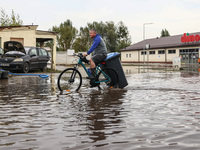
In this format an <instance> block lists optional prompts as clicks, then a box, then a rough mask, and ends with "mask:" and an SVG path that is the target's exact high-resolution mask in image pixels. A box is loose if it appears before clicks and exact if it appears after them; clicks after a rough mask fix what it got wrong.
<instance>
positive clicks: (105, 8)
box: [0, 0, 200, 43]
mask: <svg viewBox="0 0 200 150" xmlns="http://www.w3.org/2000/svg"><path fill="white" fill-rule="evenodd" d="M0 8H3V9H4V10H5V11H6V13H7V14H9V15H10V14H11V11H12V9H13V10H14V12H15V13H16V14H19V16H20V18H21V20H23V24H24V25H31V24H32V23H33V24H34V25H39V27H38V30H48V29H50V28H52V26H55V25H56V26H58V25H59V24H60V23H63V22H64V21H66V20H67V19H70V20H71V21H72V23H73V26H75V27H77V28H78V29H79V28H80V27H85V26H87V23H88V22H89V23H92V22H93V21H97V22H100V21H103V22H105V21H114V22H115V24H117V23H118V22H119V21H122V22H123V23H124V24H125V25H126V26H127V27H128V30H129V33H130V35H131V38H132V42H133V43H136V42H139V41H141V40H143V24H144V23H153V24H151V25H145V38H155V37H159V36H160V34H161V30H162V29H165V28H166V29H167V30H168V31H169V33H170V35H177V34H183V33H192V32H199V31H200V29H199V27H200V0H0Z"/></svg>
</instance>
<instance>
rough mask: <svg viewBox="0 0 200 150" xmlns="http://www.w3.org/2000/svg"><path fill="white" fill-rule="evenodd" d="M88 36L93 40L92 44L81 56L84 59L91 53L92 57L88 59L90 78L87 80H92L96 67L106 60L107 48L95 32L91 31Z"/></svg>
mask: <svg viewBox="0 0 200 150" xmlns="http://www.w3.org/2000/svg"><path fill="white" fill-rule="evenodd" d="M89 34H90V37H91V38H92V39H93V44H92V46H91V47H90V49H89V50H88V51H87V53H85V54H83V56H84V57H86V56H87V55H90V54H91V53H93V56H92V57H91V58H90V59H89V62H90V69H91V76H90V77H89V79H94V78H95V72H96V65H97V64H98V63H100V62H101V61H103V60H105V59H106V57H107V48H106V44H105V42H104V40H103V38H102V37H101V35H99V34H97V32H96V30H94V29H91V30H90V32H89Z"/></svg>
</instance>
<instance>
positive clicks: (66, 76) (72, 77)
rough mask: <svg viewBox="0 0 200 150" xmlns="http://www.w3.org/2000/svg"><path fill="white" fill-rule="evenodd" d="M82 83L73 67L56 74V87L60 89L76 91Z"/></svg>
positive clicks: (80, 77)
mask: <svg viewBox="0 0 200 150" xmlns="http://www.w3.org/2000/svg"><path fill="white" fill-rule="evenodd" d="M81 84H82V76H81V74H80V72H79V71H78V70H76V69H75V68H68V69H65V70H64V71H63V72H61V73H60V75H59V76H58V81H57V85H58V89H59V90H60V91H69V92H70V91H78V90H79V89H80V87H81Z"/></svg>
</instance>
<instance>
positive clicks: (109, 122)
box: [87, 90, 125, 142]
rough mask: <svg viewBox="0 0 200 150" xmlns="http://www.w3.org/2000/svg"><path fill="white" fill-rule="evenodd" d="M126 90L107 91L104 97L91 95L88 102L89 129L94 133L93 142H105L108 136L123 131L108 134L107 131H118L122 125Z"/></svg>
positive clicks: (92, 135)
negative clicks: (123, 99) (122, 99)
mask: <svg viewBox="0 0 200 150" xmlns="http://www.w3.org/2000/svg"><path fill="white" fill-rule="evenodd" d="M124 93H125V91H124V90H119V91H114V90H113V91H112V90H110V91H107V92H106V93H102V95H101V96H100V95H96V94H90V95H89V96H90V100H89V101H88V106H87V111H88V112H89V113H88V116H87V120H88V122H90V124H88V128H89V129H90V130H91V131H92V134H90V138H91V139H92V140H93V142H96V141H99V140H105V139H106V136H108V135H109V136H110V135H113V134H118V133H120V132H121V131H120V130H119V131H117V130H114V131H112V132H111V133H109V132H106V129H117V128H118V127H120V126H121V124H122V122H123V121H122V115H121V113H122V112H123V111H124V108H123V106H122V101H121V100H120V99H121V98H123V94H124Z"/></svg>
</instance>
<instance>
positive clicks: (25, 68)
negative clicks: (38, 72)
mask: <svg viewBox="0 0 200 150" xmlns="http://www.w3.org/2000/svg"><path fill="white" fill-rule="evenodd" d="M22 69H23V70H22V71H23V72H24V73H28V72H29V69H30V67H29V63H27V62H26V63H24V65H23V68H22Z"/></svg>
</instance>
